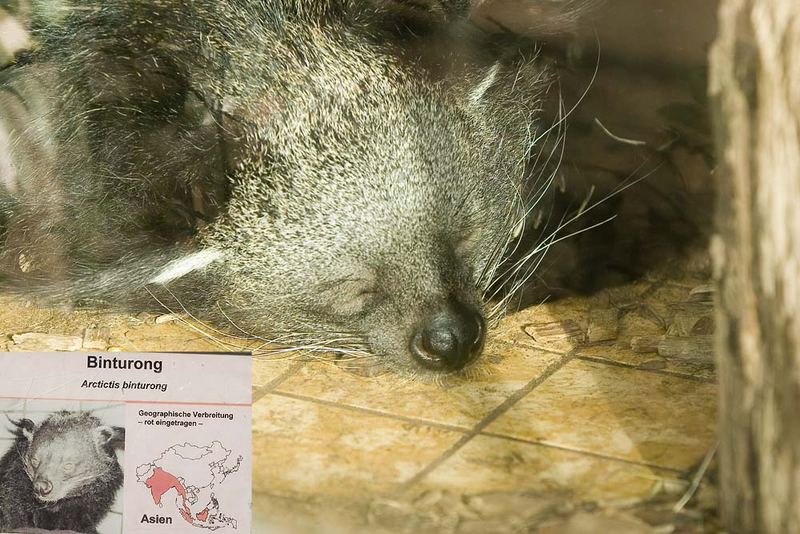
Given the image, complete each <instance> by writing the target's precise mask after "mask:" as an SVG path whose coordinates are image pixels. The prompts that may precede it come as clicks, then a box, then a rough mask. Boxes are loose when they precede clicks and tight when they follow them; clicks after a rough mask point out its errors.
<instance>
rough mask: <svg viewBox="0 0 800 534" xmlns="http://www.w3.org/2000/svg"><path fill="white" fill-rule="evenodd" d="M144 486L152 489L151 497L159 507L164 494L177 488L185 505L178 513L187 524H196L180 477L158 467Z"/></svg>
mask: <svg viewBox="0 0 800 534" xmlns="http://www.w3.org/2000/svg"><path fill="white" fill-rule="evenodd" d="M144 485H145V486H147V487H148V488H150V495H152V496H153V502H155V503H156V504H159V505H160V504H161V497H163V496H164V494H165V493H166V492H168V491H169V490H171V489H173V488H175V491H177V492H178V495H180V497H181V500H182V504H183V506H182V507H179V508H178V511H179V512H180V513H181V515H182V516H183V519H185V520H186V522H187V523H189V524H192V523H194V520H193V519H192V513H191V512H190V511H189V505H188V504H187V503H186V488H184V487H183V484H181V481H180V480H178V477H176V476H175V475H173V474H171V473H168V472H166V471H164V470H163V469H161V468H160V467H156V468H155V470H154V471H153V475H152V476H151V477H150V478H148V479H147V480H146V481H145V482H144ZM206 515H208V514H206Z"/></svg>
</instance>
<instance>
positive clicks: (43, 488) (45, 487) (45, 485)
mask: <svg viewBox="0 0 800 534" xmlns="http://www.w3.org/2000/svg"><path fill="white" fill-rule="evenodd" d="M33 490H34V492H35V493H36V495H38V496H39V497H47V496H48V495H50V492H51V491H53V483H52V482H50V481H49V480H47V479H45V478H37V479H36V482H34V483H33Z"/></svg>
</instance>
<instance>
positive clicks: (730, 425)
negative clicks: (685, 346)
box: [710, 0, 800, 534]
mask: <svg viewBox="0 0 800 534" xmlns="http://www.w3.org/2000/svg"><path fill="white" fill-rule="evenodd" d="M719 24H720V31H719V35H718V37H717V40H716V43H715V44H714V46H713V49H712V52H711V77H710V92H711V96H712V102H713V107H714V122H715V125H714V127H715V135H716V142H717V147H718V150H719V161H720V167H719V169H718V170H717V182H718V183H717V185H718V188H719V196H718V199H719V200H718V207H717V235H716V237H715V239H714V240H713V242H712V254H713V257H714V264H715V279H716V282H715V283H716V286H717V292H716V294H717V299H718V302H717V304H718V306H717V312H716V313H717V325H718V329H717V333H716V350H717V355H718V356H717V358H718V365H719V377H720V378H719V379H720V387H721V396H722V398H721V408H720V410H721V413H720V416H721V418H720V430H721V438H720V439H721V443H720V474H721V479H720V489H721V499H722V501H721V511H722V516H723V522H724V526H725V528H726V530H728V531H729V532H759V533H765V534H769V533H781V534H783V533H797V532H800V2H798V0H724V1H723V2H722V5H721V7H720V20H719Z"/></svg>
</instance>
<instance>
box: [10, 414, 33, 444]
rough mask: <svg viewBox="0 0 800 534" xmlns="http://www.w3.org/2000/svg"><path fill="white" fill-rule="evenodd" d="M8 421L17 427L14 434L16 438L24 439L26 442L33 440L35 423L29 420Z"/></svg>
mask: <svg viewBox="0 0 800 534" xmlns="http://www.w3.org/2000/svg"><path fill="white" fill-rule="evenodd" d="M9 421H11V423H12V424H13V425H14V426H15V427H17V430H16V431H15V432H14V433H15V434H16V436H17V437H18V438H25V439H27V440H28V441H31V440H32V439H33V434H34V432H36V423H34V422H33V421H31V420H30V419H18V420H16V421H15V420H13V419H9Z"/></svg>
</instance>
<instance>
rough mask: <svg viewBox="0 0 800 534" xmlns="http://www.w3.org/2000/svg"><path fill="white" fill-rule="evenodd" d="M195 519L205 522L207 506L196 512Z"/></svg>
mask: <svg viewBox="0 0 800 534" xmlns="http://www.w3.org/2000/svg"><path fill="white" fill-rule="evenodd" d="M197 519H199V520H200V521H203V522H205V520H206V519H208V508H203V511H202V512H200V513H199V514H197Z"/></svg>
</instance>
